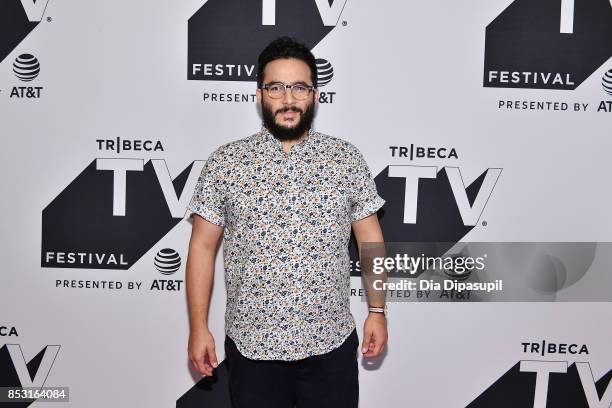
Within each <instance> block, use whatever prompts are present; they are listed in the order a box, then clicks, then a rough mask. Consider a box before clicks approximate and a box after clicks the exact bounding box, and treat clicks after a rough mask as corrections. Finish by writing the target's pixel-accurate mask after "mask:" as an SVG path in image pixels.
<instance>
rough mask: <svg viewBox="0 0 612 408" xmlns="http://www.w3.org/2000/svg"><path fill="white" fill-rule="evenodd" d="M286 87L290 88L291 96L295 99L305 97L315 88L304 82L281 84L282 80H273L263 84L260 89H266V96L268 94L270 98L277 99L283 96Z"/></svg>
mask: <svg viewBox="0 0 612 408" xmlns="http://www.w3.org/2000/svg"><path fill="white" fill-rule="evenodd" d="M287 88H290V89H291V96H293V97H294V98H295V99H298V100H303V99H306V98H307V97H308V95H309V94H310V92H312V91H313V90H314V89H315V87H314V86H311V85H305V84H293V85H287V84H283V83H282V82H273V83H271V84H265V85H263V86H262V87H261V89H265V90H266V91H268V96H270V98H272V99H278V98H282V97H283V96H285V92H286V91H287Z"/></svg>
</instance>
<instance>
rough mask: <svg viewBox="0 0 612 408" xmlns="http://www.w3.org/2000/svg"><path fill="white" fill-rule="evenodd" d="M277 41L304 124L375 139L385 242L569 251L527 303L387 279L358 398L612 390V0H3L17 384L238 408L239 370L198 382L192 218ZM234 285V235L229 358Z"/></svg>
mask: <svg viewBox="0 0 612 408" xmlns="http://www.w3.org/2000/svg"><path fill="white" fill-rule="evenodd" d="M280 35H290V36H293V37H295V38H297V39H298V40H300V41H302V42H304V43H306V44H307V45H308V46H309V47H310V48H311V49H312V51H313V53H314V54H315V56H316V58H317V67H318V72H319V77H320V91H321V92H320V97H319V101H318V102H319V103H318V109H317V115H316V118H315V128H316V130H318V131H321V132H323V133H327V134H330V135H333V136H336V137H339V138H342V139H345V140H348V141H350V142H351V143H353V144H354V145H356V146H357V147H358V148H359V149H360V150H361V151H362V152H363V153H364V156H365V158H366V160H367V162H368V164H369V166H370V169H371V171H372V174H373V176H374V177H375V181H376V184H377V188H378V191H379V193H380V195H381V196H382V197H383V198H384V199H385V200H386V203H385V206H384V207H383V209H382V211H381V212H380V213H379V217H380V221H381V225H382V228H383V233H384V235H385V238H386V240H387V241H394V242H415V241H426V242H445V243H447V244H448V246H447V247H450V246H452V245H455V244H457V245H460V244H461V243H462V242H482V243H487V242H488V243H504V242H513V243H529V242H565V243H571V242H574V243H579V244H573V245H572V244H567V245H568V248H569V249H568V251H565V250H564V249H563V248H564V247H562V246H561V247H560V248H561V250H560V254H558V256H552V257H549V258H547V259H548V260H549V261H550V264H551V265H553V267H556V269H555V268H553V269H554V270H555V271H557V272H558V271H559V270H561V271H563V274H562V276H561V277H560V275H559V274H557V275H555V279H553V280H554V282H553V283H554V284H553V285H552V286H553V288H552V289H551V284H550V280H547V279H544V282H542V281H540V280H538V275H537V274H538V273H539V272H538V270H537V268H536V269H534V271H535V272H533V273H534V274H535V278H534V276H532V278H534V279H535V280H534V281H533V282H531V284H529V282H527V283H528V285H527V286H529V285H531V286H529V288H530V290H531V292H530V296H525V297H523V296H520V294H518V293H514V294H511V295H509V296H506V297H503V296H502V297H499V298H496V297H491V298H487V297H486V296H484V297H483V296H480V297H479V296H473V297H470V292H465V291H459V290H457V288H456V287H455V288H447V290H444V288H443V290H442V291H438V292H432V291H433V290H434V289H435V287H434V286H435V285H434V283H435V282H434V280H429V281H428V282H430V283H431V285H429V286H427V285H426V286H424V287H403V288H398V290H395V291H393V293H390V295H392V297H391V298H390V300H389V344H388V347H387V350H386V351H385V352H384V355H383V356H381V357H379V358H376V359H363V358H362V357H361V356H359V365H360V373H359V377H360V384H361V389H360V406H361V407H364V408H365V407H381V406H384V407H398V408H399V407H407V406H419V407H444V408H447V407H471V408H480V407H514V408H522V407H552V406H554V407H568V408H577V407H585V408H594V407H599V408H603V407H606V408H607V407H609V406H610V404H611V402H612V387H610V386H609V382H610V379H611V377H612V371H611V369H612V353H611V352H610V344H612V325H610V316H611V312H612V305H611V304H610V300H611V299H610V298H611V297H612V284H611V283H610V279H609V278H606V276H609V272H610V269H609V268H608V267H609V266H610V263H606V262H607V261H605V260H601V259H600V258H598V256H597V253H600V254H603V253H605V251H607V248H609V246H605V245H601V244H597V242H600V243H601V242H606V241H612V216H611V215H610V210H609V206H610V202H611V200H612V193H611V192H610V188H609V185H610V182H609V177H610V175H611V174H612V173H611V170H612V164H610V163H611V161H610V157H609V156H610V150H611V149H612V141H611V139H610V138H611V137H612V60H611V57H612V2H611V1H609V0H487V1H485V0H476V1H473V2H469V3H465V2H444V3H440V2H427V1H421V2H405V1H399V0H397V1H386V2H372V1H370V2H363V1H357V0H276V1H275V0H208V1H206V0H185V1H181V2H176V1H169V0H157V1H154V2H151V1H142V0H135V1H129V2H125V1H119V0H107V1H94V0H89V1H76V0H36V1H34V0H2V1H1V2H0V134H1V135H2V139H1V140H2V149H0V151H1V152H2V153H1V154H2V160H0V166H1V177H2V194H3V195H2V197H3V199H2V200H1V201H0V208H1V212H0V213H1V214H2V226H3V228H2V232H1V237H2V238H1V248H2V259H3V262H2V272H1V274H2V275H1V276H2V278H1V280H0V282H1V283H0V387H4V388H2V390H3V395H8V391H7V389H8V388H11V389H14V388H17V387H33V388H31V389H38V388H40V387H63V388H60V389H58V393H56V394H57V395H56V397H57V398H61V397H60V396H58V395H59V394H61V393H60V392H59V391H62V392H63V393H64V394H65V395H66V397H64V398H65V399H64V400H63V401H58V402H55V404H56V405H53V406H57V407H60V406H75V407H109V406H116V407H171V406H176V407H180V408H187V407H211V408H229V407H230V404H229V399H228V393H227V382H226V378H227V377H226V370H225V365H224V364H222V365H221V366H220V367H219V369H217V370H216V371H217V372H216V375H215V378H213V379H202V378H201V377H200V376H199V375H198V374H197V373H196V372H195V371H194V370H193V369H192V367H191V366H190V363H189V360H188V356H187V339H188V317H187V305H186V294H185V261H186V258H187V248H188V241H189V237H190V232H191V223H190V221H189V219H188V217H187V215H188V214H186V213H185V211H186V206H187V204H188V202H189V199H190V198H191V195H192V193H193V190H194V188H195V184H196V181H197V178H198V176H199V174H200V171H201V169H202V167H203V165H204V163H205V160H206V159H207V158H208V156H209V154H210V153H211V152H212V151H213V150H215V149H216V148H217V147H219V146H220V145H222V144H225V143H227V142H230V141H233V140H236V139H239V138H243V137H246V136H249V135H251V134H253V133H255V132H257V131H258V130H259V127H260V125H261V119H260V113H259V111H258V107H257V105H256V102H255V87H256V85H255V82H254V81H255V74H256V66H255V62H256V57H257V55H258V53H259V51H260V50H261V49H262V48H263V47H264V46H265V45H266V44H267V43H268V42H269V41H271V40H272V39H274V38H275V37H277V36H280ZM507 251H508V249H507V248H506V252H507ZM572 251H577V252H572ZM598 251H599V252H598ZM351 253H352V256H353V259H354V260H356V259H355V251H354V247H353V248H352V249H351ZM564 253H565V254H568V253H571V254H574V253H577V254H578V255H577V256H572V257H569V258H571V259H569V260H568V261H567V262H565V260H564V259H563V256H562V255H563V254H564ZM598 259H599V261H598ZM596 264H597V265H599V266H600V269H599V272H598V273H599V275H597V273H595V274H589V273H585V271H586V270H588V268H589V267H590V266H593V265H596ZM555 265H556V266H555ZM532 266H533V265H532ZM513 272H517V273H518V272H519V268H515V269H514V270H513V269H512V268H510V269H507V270H506V271H505V272H504V273H505V277H509V276H510V275H512V274H513ZM522 272H524V270H522ZM347 273H351V275H352V278H351V281H352V282H351V285H352V288H353V290H352V293H351V297H352V299H351V307H352V311H353V314H354V316H355V320H356V321H357V326H358V333H359V337H360V339H361V337H362V335H363V332H362V327H363V321H364V319H365V318H366V315H367V313H366V304H365V303H364V302H363V299H362V295H363V291H362V289H361V280H360V277H359V268H358V263H357V262H355V263H354V265H353V270H352V271H347ZM500 278H501V279H503V278H504V275H502V276H501V277H500ZM606 279H607V280H606ZM534 282H535V283H534ZM497 289H501V288H495V290H497ZM432 293H437V294H436V295H435V296H434V295H433V294H432ZM225 300H226V298H225V287H224V280H223V260H222V256H221V252H220V253H219V256H218V258H217V264H216V278H215V284H214V289H213V297H212V304H211V310H210V328H211V330H212V332H213V334H214V335H215V339H216V341H217V352H218V357H219V358H220V359H223V358H224V351H223V347H222V344H223V343H222V342H223V336H224V310H225ZM13 396H14V397H15V396H16V394H15V393H13ZM30 396H31V395H30ZM13 400H14V399H13ZM3 401H7V400H6V398H5V399H4V400H3ZM0 404H1V405H4V404H7V405H6V406H11V407H17V406H24V407H25V406H30V405H32V406H38V405H41V406H42V405H43V404H45V402H41V401H36V402H33V401H32V400H21V401H20V402H19V403H15V402H12V403H9V402H0Z"/></svg>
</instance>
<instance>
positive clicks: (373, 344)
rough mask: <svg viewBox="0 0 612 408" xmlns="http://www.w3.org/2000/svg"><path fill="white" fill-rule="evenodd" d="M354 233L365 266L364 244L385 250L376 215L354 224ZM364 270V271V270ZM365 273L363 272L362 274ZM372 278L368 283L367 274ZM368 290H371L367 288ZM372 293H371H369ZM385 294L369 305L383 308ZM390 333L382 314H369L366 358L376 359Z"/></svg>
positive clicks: (364, 350) (365, 340) (363, 350)
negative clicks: (375, 245)
mask: <svg viewBox="0 0 612 408" xmlns="http://www.w3.org/2000/svg"><path fill="white" fill-rule="evenodd" d="M352 227H353V233H354V234H355V239H356V241H357V247H358V252H359V256H360V260H361V262H362V267H363V266H364V265H363V261H364V260H363V259H361V247H362V244H363V243H364V242H375V243H380V244H381V249H384V248H383V243H384V239H383V234H382V230H381V229H380V224H379V223H378V217H377V216H376V213H374V214H370V215H369V216H367V217H365V218H362V219H360V220H357V221H354V222H353V223H352ZM362 270H363V269H362ZM362 273H363V272H362ZM366 273H368V274H370V276H368V277H366V281H370V280H371V279H370V278H371V272H366ZM366 290H368V291H369V290H370V288H369V287H366ZM369 293H371V292H369ZM384 293H385V292H382V295H383V296H373V297H372V299H370V296H368V303H369V305H370V306H375V307H383V306H384V305H385V299H384ZM387 339H388V333H387V319H386V317H385V316H384V315H383V314H382V313H373V312H368V318H367V319H366V321H365V323H364V325H363V341H362V347H361V352H362V353H363V356H364V357H376V356H378V355H379V354H380V353H381V351H382V349H383V348H384V347H385V345H386V344H387Z"/></svg>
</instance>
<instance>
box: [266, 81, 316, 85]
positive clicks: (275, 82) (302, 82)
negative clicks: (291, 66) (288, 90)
mask: <svg viewBox="0 0 612 408" xmlns="http://www.w3.org/2000/svg"><path fill="white" fill-rule="evenodd" d="M268 84H284V82H283V81H270V82H268ZM288 85H306V86H310V85H308V83H307V82H305V81H295V82H290V83H289V84H288Z"/></svg>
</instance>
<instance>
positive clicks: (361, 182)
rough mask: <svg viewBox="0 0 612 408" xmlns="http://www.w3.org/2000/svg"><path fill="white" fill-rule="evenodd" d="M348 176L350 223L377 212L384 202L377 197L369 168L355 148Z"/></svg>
mask: <svg viewBox="0 0 612 408" xmlns="http://www.w3.org/2000/svg"><path fill="white" fill-rule="evenodd" d="M349 174H350V176H349V179H350V183H351V184H350V203H351V221H357V220H360V219H362V218H365V217H367V216H368V215H370V214H373V213H375V212H376V211H378V209H380V208H381V207H382V206H383V205H384V204H385V200H384V199H383V198H382V197H381V196H380V195H378V191H377V190H376V183H374V179H373V178H372V173H371V172H370V168H369V167H368V164H367V163H366V161H365V159H364V157H363V154H362V153H361V152H360V151H359V150H358V149H357V148H355V152H354V154H353V156H352V159H351V160H350V163H349Z"/></svg>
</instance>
